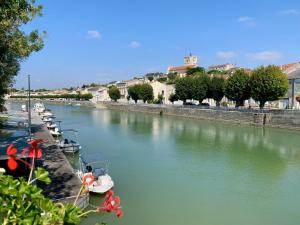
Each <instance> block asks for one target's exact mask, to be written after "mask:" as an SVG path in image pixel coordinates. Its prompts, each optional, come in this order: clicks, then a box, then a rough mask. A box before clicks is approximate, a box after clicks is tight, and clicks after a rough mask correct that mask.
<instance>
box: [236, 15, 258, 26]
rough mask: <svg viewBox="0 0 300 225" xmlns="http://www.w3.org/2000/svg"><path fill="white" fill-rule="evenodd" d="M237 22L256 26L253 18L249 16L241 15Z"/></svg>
mask: <svg viewBox="0 0 300 225" xmlns="http://www.w3.org/2000/svg"><path fill="white" fill-rule="evenodd" d="M237 21H238V22H239V23H243V24H245V25H247V26H249V27H255V26H256V22H255V19H254V18H253V17H250V16H241V17H239V18H238V20H237Z"/></svg>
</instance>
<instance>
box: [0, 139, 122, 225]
mask: <svg viewBox="0 0 300 225" xmlns="http://www.w3.org/2000/svg"><path fill="white" fill-rule="evenodd" d="M44 142H46V141H45V140H31V141H29V142H28V144H29V147H28V148H27V149H24V150H23V151H22V155H23V156H27V157H29V158H30V160H31V163H29V162H28V161H26V160H24V159H23V158H22V157H18V156H17V149H16V148H15V147H14V146H13V145H9V146H8V148H7V151H6V153H7V156H8V160H7V167H8V169H9V170H16V169H17V167H18V163H19V162H22V163H24V164H25V165H26V166H28V167H29V169H30V174H29V178H28V180H27V181H26V180H25V179H24V178H23V177H21V178H18V179H15V178H13V177H12V176H9V175H5V172H6V171H5V169H3V168H0V205H1V207H0V222H2V224H4V225H7V224H41V225H49V224H78V223H79V222H80V220H81V218H82V217H84V216H87V215H88V214H89V213H93V212H115V213H116V215H117V216H118V217H119V218H120V217H122V216H123V212H122V210H121V206H120V198H119V197H118V196H117V197H114V193H113V191H109V192H108V193H107V195H106V199H105V201H104V203H103V205H102V206H99V207H97V208H96V210H89V211H86V212H84V211H82V210H81V209H80V208H78V207H77V206H76V202H77V200H78V197H79V195H80V194H81V193H82V192H83V190H84V189H86V188H85V187H86V186H87V185H90V183H91V182H93V181H94V178H93V176H92V175H91V176H88V177H86V178H85V180H84V181H83V184H82V188H81V189H80V191H79V193H78V195H77V197H76V199H75V202H74V203H73V204H70V203H67V204H62V203H54V202H53V201H52V200H51V199H49V198H47V197H45V196H44V195H43V190H42V189H40V188H39V187H37V186H36V185H35V181H36V180H39V181H42V182H44V183H46V184H49V183H50V182H51V180H50V178H49V173H48V171H46V170H45V169H44V168H42V167H37V168H35V160H36V159H40V158H41V157H42V155H43V152H42V149H41V148H40V147H39V144H41V143H44Z"/></svg>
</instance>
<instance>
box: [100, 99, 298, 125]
mask: <svg viewBox="0 0 300 225" xmlns="http://www.w3.org/2000/svg"><path fill="white" fill-rule="evenodd" d="M96 107H98V108H107V109H114V110H122V111H132V112H144V113H152V114H157V115H169V116H180V117H187V118H194V119H202V120H214V121H222V122H230V123H236V124H248V125H255V126H265V127H277V128H285V129H292V130H300V111H295V110H264V111H260V110H235V109H214V108H199V107H189V106H165V105H146V104H123V103H114V102H101V103H98V104H96Z"/></svg>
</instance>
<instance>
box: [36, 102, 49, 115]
mask: <svg viewBox="0 0 300 225" xmlns="http://www.w3.org/2000/svg"><path fill="white" fill-rule="evenodd" d="M45 109H46V108H45V106H44V104H43V103H35V104H34V106H33V110H34V111H36V112H38V113H42V112H44V111H45Z"/></svg>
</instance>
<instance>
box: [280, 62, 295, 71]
mask: <svg viewBox="0 0 300 225" xmlns="http://www.w3.org/2000/svg"><path fill="white" fill-rule="evenodd" d="M298 64H299V63H290V64H285V65H282V66H280V68H281V70H282V71H286V70H288V69H291V68H293V67H294V66H296V65H298Z"/></svg>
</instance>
